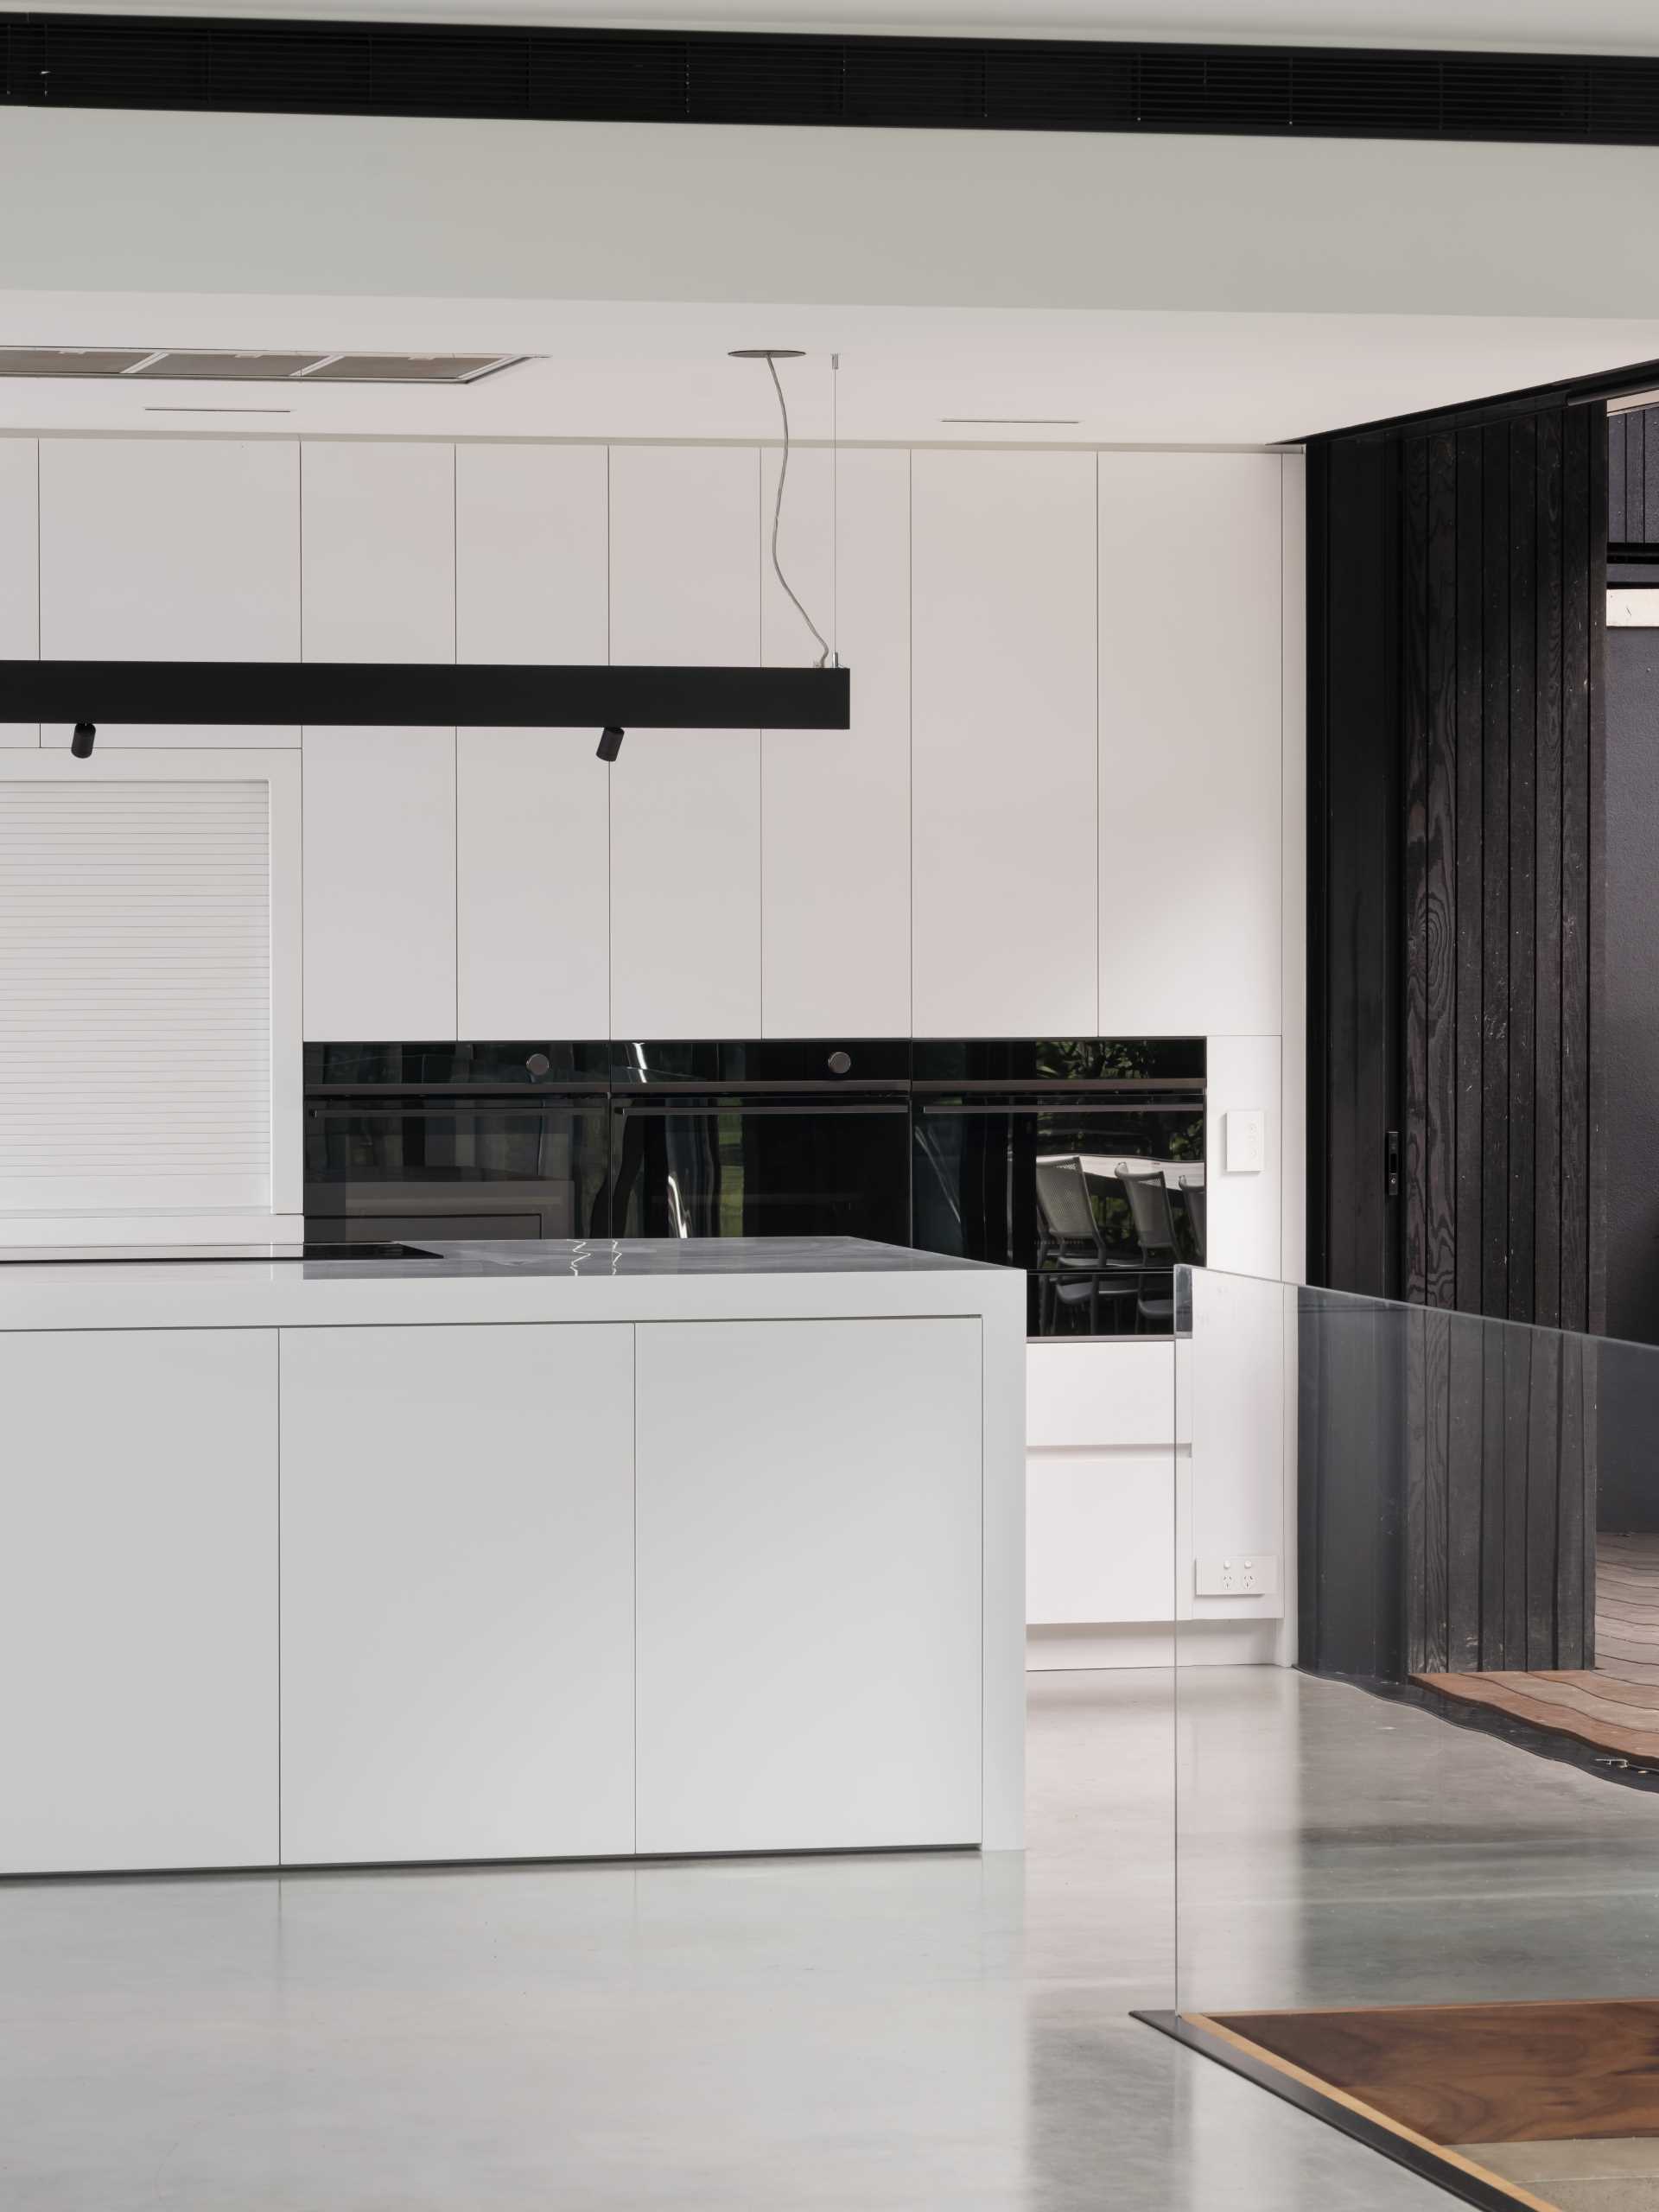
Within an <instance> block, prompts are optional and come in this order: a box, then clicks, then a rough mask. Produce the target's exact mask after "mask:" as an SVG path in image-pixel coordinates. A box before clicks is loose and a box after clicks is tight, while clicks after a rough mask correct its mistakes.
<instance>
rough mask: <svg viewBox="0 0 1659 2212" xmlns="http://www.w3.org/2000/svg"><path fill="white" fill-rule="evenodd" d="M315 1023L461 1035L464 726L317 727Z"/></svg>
mask: <svg viewBox="0 0 1659 2212" xmlns="http://www.w3.org/2000/svg"><path fill="white" fill-rule="evenodd" d="M303 765H304V785H303V811H304V836H305V857H304V881H305V891H304V897H305V1034H306V1036H307V1038H308V1039H310V1040H312V1041H315V1042H322V1041H327V1040H328V1039H346V1038H359V1037H364V1038H371V1037H372V1038H381V1037H385V1038H392V1037H410V1038H427V1037H429V1038H434V1039H441V1038H445V1037H454V1036H455V1035H456V1034H457V1031H456V1027H455V734H454V730H452V729H308V730H307V731H306V733H305V747H304V756H303Z"/></svg>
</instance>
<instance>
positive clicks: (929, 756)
mask: <svg viewBox="0 0 1659 2212" xmlns="http://www.w3.org/2000/svg"><path fill="white" fill-rule="evenodd" d="M1094 541H1095V458H1094V455H1093V454H1086V453H1037V452H1022V453H1006V452H1005V453H982V452H963V451H957V452H918V453H916V454H914V455H913V457H912V549H911V553H912V557H911V572H912V656H913V673H912V694H911V696H912V726H911V751H912V798H911V804H912V853H913V870H914V874H913V880H912V906H913V920H912V960H913V977H912V1004H913V1007H914V1026H915V1030H916V1033H917V1034H918V1035H919V1036H928V1037H958V1036H961V1037H972V1036H993V1037H995V1036H1015V1037H1017V1036H1026V1037H1045V1036H1073V1035H1083V1036H1089V1035H1092V1034H1093V1033H1094V1031H1095V1023H1096V1010H1097V1006H1098V988H1097V966H1096V948H1097V944H1098V938H1099V922H1098V916H1097V913H1096V858H1097V853H1096V843H1097V840H1096V827H1095V820H1094V812H1093V806H1092V799H1093V794H1094V791H1095V776H1096V677H1095V624H1096V603H1095V553H1094Z"/></svg>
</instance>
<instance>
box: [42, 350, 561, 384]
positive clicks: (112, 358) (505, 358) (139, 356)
mask: <svg viewBox="0 0 1659 2212" xmlns="http://www.w3.org/2000/svg"><path fill="white" fill-rule="evenodd" d="M529 358H530V357H529V356H528V355H527V354H524V353H319V352H318V351H317V350H316V348H315V346H314V347H313V348H312V349H311V350H310V352H308V353H257V352H244V353H207V352H203V351H202V350H201V349H200V348H199V347H192V346H183V347H175V348H170V349H169V348H167V347H159V348H158V347H156V346H142V347H135V346H124V347H117V346H0V377H119V378H121V379H122V380H123V381H124V382H130V383H137V384H157V383H161V384H168V383H170V384H177V383H187V384H189V383H196V382H200V381H201V380H203V379H207V380H208V381H210V382H213V383H215V384H450V385H454V384H476V383H477V382H478V381H479V379H480V378H481V377H489V376H493V375H494V374H495V373H496V372H497V370H499V369H506V368H511V367H512V365H514V363H515V362H518V361H523V360H527V359H529Z"/></svg>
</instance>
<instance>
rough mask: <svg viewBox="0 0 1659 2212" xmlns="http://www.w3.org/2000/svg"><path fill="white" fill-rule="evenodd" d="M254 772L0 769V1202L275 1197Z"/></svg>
mask: <svg viewBox="0 0 1659 2212" xmlns="http://www.w3.org/2000/svg"><path fill="white" fill-rule="evenodd" d="M270 905H271V899H270V798H269V787H268V785H266V784H265V783H264V781H254V780H250V781H247V782H242V781H230V780H226V781H212V782H208V781H203V782H199V783H198V782H181V781H171V782H158V783H144V782H131V783H127V782H114V781H109V780H104V781H99V782H97V783H88V784H86V785H74V784H70V783H67V782H49V781H41V782H0V1208H3V1209H9V1210H18V1211H54V1212H62V1211H96V1210H98V1209H111V1208H116V1209H130V1208H135V1207H140V1208H148V1207H160V1208H167V1209H179V1208H200V1207H257V1208H264V1207H267V1206H269V1205H270V1202H271V1198H270V1192H271V1158H270V1154H271V1004H270V1001H271V922H270Z"/></svg>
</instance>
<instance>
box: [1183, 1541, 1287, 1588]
mask: <svg viewBox="0 0 1659 2212" xmlns="http://www.w3.org/2000/svg"><path fill="white" fill-rule="evenodd" d="M1194 1568H1195V1577H1196V1579H1195V1582H1194V1590H1195V1593H1196V1594H1197V1595H1198V1597H1200V1598H1272V1597H1275V1596H1277V1594H1278V1590H1279V1555H1278V1554H1277V1553H1276V1552H1230V1553H1229V1554H1227V1556H1226V1557H1225V1558H1224V1559H1217V1558H1211V1559H1201V1560H1196V1561H1195V1562H1194Z"/></svg>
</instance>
